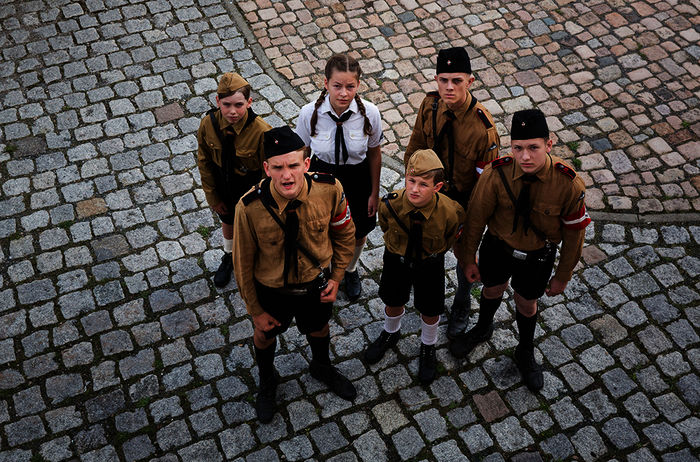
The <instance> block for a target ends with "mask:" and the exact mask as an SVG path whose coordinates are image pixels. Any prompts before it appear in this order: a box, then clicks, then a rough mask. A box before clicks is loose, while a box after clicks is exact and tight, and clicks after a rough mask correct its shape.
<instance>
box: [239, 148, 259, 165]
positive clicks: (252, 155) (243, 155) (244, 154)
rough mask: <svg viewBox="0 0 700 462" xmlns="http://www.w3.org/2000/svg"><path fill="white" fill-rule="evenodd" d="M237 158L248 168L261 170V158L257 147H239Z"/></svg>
mask: <svg viewBox="0 0 700 462" xmlns="http://www.w3.org/2000/svg"><path fill="white" fill-rule="evenodd" d="M236 158H237V160H238V161H239V162H240V163H241V165H242V166H243V167H244V168H245V169H246V170H260V159H258V155H257V151H256V150H255V149H251V148H248V147H243V148H237V149H236Z"/></svg>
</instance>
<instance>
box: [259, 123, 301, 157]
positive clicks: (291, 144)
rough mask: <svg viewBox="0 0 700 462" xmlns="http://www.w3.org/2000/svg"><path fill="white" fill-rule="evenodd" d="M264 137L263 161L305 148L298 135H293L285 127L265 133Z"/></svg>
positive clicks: (290, 130) (289, 129)
mask: <svg viewBox="0 0 700 462" xmlns="http://www.w3.org/2000/svg"><path fill="white" fill-rule="evenodd" d="M264 137H265V139H264V141H263V148H264V150H265V159H269V158H270V157H274V156H281V155H283V154H289V153H290V152H293V151H298V150H299V149H301V148H303V147H304V146H305V144H304V142H303V141H302V140H301V138H299V135H297V134H296V133H294V131H292V129H291V128H289V127H288V126H287V125H285V126H283V127H276V128H273V129H270V130H268V131H266V132H265V135H264Z"/></svg>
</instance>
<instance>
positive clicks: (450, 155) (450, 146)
mask: <svg viewBox="0 0 700 462" xmlns="http://www.w3.org/2000/svg"><path fill="white" fill-rule="evenodd" d="M445 117H446V118H447V120H445V123H444V124H443V125H442V130H440V134H439V135H438V138H437V140H435V146H434V148H433V150H434V151H435V152H437V153H439V152H440V143H442V140H443V138H444V137H447V183H448V188H449V187H450V186H451V185H452V183H453V181H452V180H453V178H452V175H453V173H454V163H455V137H454V127H453V126H452V125H453V124H452V122H453V121H454V120H455V118H456V116H455V113H454V112H452V110H450V109H448V110H446V111H445Z"/></svg>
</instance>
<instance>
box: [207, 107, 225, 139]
mask: <svg viewBox="0 0 700 462" xmlns="http://www.w3.org/2000/svg"><path fill="white" fill-rule="evenodd" d="M216 111H218V109H217V108H214V109H210V110H209V112H208V113H207V114H209V120H211V125H212V127H214V133H216V137H217V138H219V143H223V142H224V134H223V133H221V127H219V121H218V120H216Z"/></svg>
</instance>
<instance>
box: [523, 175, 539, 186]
mask: <svg viewBox="0 0 700 462" xmlns="http://www.w3.org/2000/svg"><path fill="white" fill-rule="evenodd" d="M523 181H524V182H525V183H526V184H531V183H534V182H535V181H537V176H536V175H523Z"/></svg>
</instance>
